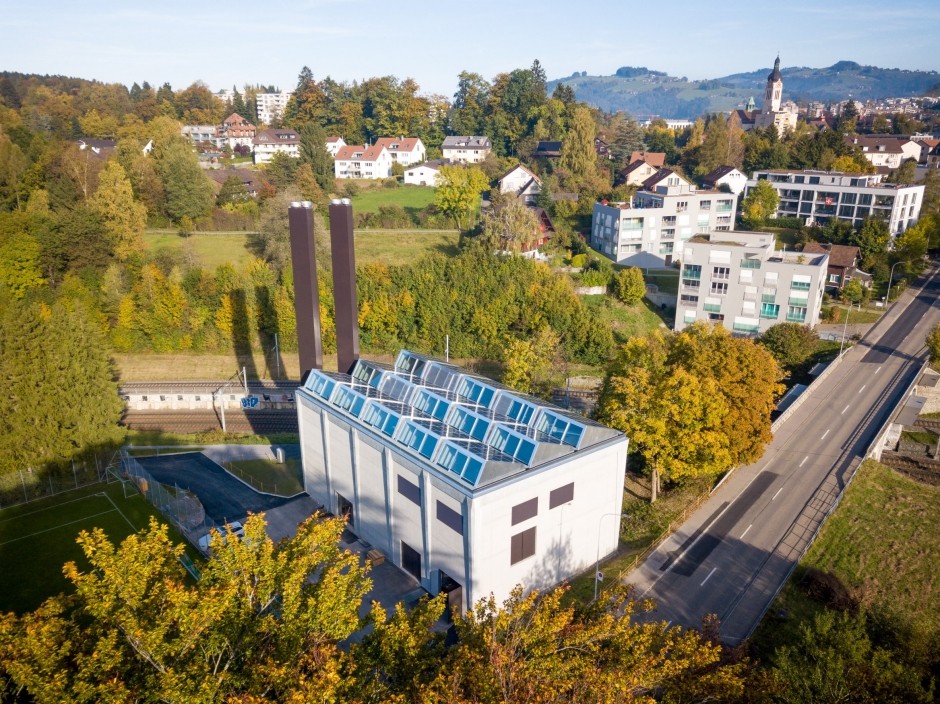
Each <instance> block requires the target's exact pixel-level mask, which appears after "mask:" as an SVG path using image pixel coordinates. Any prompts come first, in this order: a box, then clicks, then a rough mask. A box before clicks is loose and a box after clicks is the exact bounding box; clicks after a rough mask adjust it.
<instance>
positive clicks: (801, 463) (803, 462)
mask: <svg viewBox="0 0 940 704" xmlns="http://www.w3.org/2000/svg"><path fill="white" fill-rule="evenodd" d="M808 459H809V455H806V457H804V458H803V461H802V462H800V467H802V466H803V465H804V464H806V460H808Z"/></svg>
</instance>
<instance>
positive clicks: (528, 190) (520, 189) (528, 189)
mask: <svg viewBox="0 0 940 704" xmlns="http://www.w3.org/2000/svg"><path fill="white" fill-rule="evenodd" d="M499 192H500V193H512V194H514V195H515V196H516V197H518V198H521V199H522V201H523V202H524V203H525V204H526V205H531V204H533V203H535V199H536V197H537V196H538V194H539V193H541V192H542V180H541V179H540V178H539V177H538V176H536V175H535V174H534V173H532V172H531V171H529V170H528V169H527V168H526V167H524V166H523V165H522V164H517V165H516V166H513V167H512V168H511V169H509V171H507V172H506V173H505V174H503V176H502V178H500V179H499Z"/></svg>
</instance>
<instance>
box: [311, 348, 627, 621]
mask: <svg viewBox="0 0 940 704" xmlns="http://www.w3.org/2000/svg"><path fill="white" fill-rule="evenodd" d="M296 398H297V414H298V424H299V428H300V443H301V456H302V461H303V474H304V488H305V489H306V491H307V493H308V494H310V496H312V497H313V498H314V499H315V500H316V501H318V502H320V503H321V504H322V505H323V506H324V508H325V510H327V511H330V512H332V513H335V514H337V515H344V514H345V515H347V516H348V518H349V524H348V525H349V530H350V531H351V532H353V533H354V534H355V535H356V536H357V537H358V538H359V539H360V540H362V541H366V542H368V543H369V544H371V545H372V546H373V547H374V548H375V549H377V550H380V551H381V552H382V553H384V554H385V556H386V557H387V558H388V559H389V560H391V561H392V562H393V563H394V564H395V565H397V566H399V567H400V568H401V569H402V570H404V571H405V572H408V573H409V574H411V575H412V576H413V577H414V578H415V579H416V580H417V581H418V582H419V583H420V584H421V586H422V587H424V588H425V589H427V590H428V591H429V592H431V593H432V594H437V593H439V592H440V591H442V590H443V591H448V592H449V599H450V600H451V601H450V603H451V604H452V605H454V606H458V607H459V608H461V609H462V610H465V609H468V608H470V607H471V606H472V605H473V604H474V603H476V602H477V601H479V600H480V599H483V598H486V597H489V596H490V595H491V594H492V595H494V596H495V598H496V600H497V601H498V602H500V601H502V600H504V599H505V598H507V597H508V596H509V594H510V591H511V590H512V589H513V588H514V587H515V585H517V584H521V585H523V586H524V587H525V588H526V589H534V588H540V589H542V588H548V587H551V586H553V585H555V584H557V583H558V582H561V581H562V580H565V579H567V578H569V577H572V576H574V575H576V574H578V573H580V572H583V571H584V570H586V569H589V568H591V567H593V565H594V562H595V560H596V559H598V556H600V557H604V556H606V555H608V554H610V553H611V552H613V551H614V550H616V548H617V540H618V534H619V522H618V521H617V516H619V514H620V512H621V510H622V497H623V478H624V468H625V462H626V454H627V444H628V441H627V438H626V437H625V436H624V434H623V433H621V432H619V431H616V430H612V429H610V428H607V427H604V426H602V425H599V424H597V423H594V422H593V421H590V420H588V419H586V418H583V417H581V416H576V415H574V414H570V413H568V412H566V411H564V410H562V409H560V408H556V407H554V406H551V405H549V404H546V403H545V402H543V401H540V400H538V399H535V398H532V397H529V396H525V395H523V394H519V393H516V392H514V391H511V390H509V389H506V388H504V387H502V386H500V385H498V384H496V383H494V382H491V381H488V380H486V379H483V378H481V377H477V376H474V375H472V374H468V373H465V372H463V371H462V370H461V369H460V368H458V367H455V366H453V365H450V364H446V363H444V362H440V361H436V360H433V359H431V358H428V357H423V356H421V355H417V354H413V353H410V352H407V351H402V352H401V354H399V356H398V359H397V361H396V362H395V365H394V366H388V365H381V364H378V363H373V362H366V361H364V360H358V361H357V362H356V364H355V366H354V367H353V371H352V373H351V374H350V375H346V374H338V373H331V372H323V371H318V370H313V371H311V372H310V374H309V375H308V377H307V380H306V382H305V383H304V386H303V387H302V388H300V389H298V390H297V393H296ZM455 597H456V598H455Z"/></svg>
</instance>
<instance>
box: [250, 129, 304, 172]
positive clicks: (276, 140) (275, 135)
mask: <svg viewBox="0 0 940 704" xmlns="http://www.w3.org/2000/svg"><path fill="white" fill-rule="evenodd" d="M252 143H253V144H254V153H255V163H256V164H267V163H269V162H270V161H271V159H272V158H273V157H274V155H275V154H277V153H283V154H287V155H288V156H292V157H294V158H299V157H300V135H299V134H297V132H295V131H294V130H280V129H268V130H261V131H260V132H258V133H256V134H255V138H254V140H253V142H252Z"/></svg>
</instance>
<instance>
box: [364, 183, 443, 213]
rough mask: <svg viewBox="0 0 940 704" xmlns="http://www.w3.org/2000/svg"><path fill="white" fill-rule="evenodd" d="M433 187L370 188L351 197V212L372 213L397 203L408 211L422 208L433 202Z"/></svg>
mask: <svg viewBox="0 0 940 704" xmlns="http://www.w3.org/2000/svg"><path fill="white" fill-rule="evenodd" d="M434 194H435V189H433V188H431V187H430V186H411V185H409V186H399V187H398V188H370V189H368V190H363V191H360V192H359V193H358V194H356V196H355V197H354V198H353V199H352V205H353V212H360V213H374V212H376V211H378V209H379V208H380V207H381V206H383V205H397V206H399V207H401V208H404V209H405V210H408V211H412V210H413V211H419V210H424V209H425V208H426V207H428V206H429V205H430V204H431V203H433V202H434Z"/></svg>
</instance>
